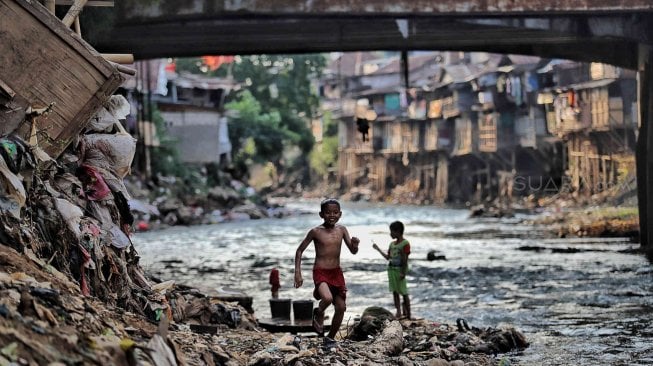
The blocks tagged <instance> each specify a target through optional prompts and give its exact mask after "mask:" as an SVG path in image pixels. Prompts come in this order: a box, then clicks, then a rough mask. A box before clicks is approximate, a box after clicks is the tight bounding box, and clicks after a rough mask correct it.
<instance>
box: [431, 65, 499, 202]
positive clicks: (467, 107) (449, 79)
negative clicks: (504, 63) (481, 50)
mask: <svg viewBox="0 0 653 366" xmlns="http://www.w3.org/2000/svg"><path fill="white" fill-rule="evenodd" d="M463 61H465V60H463ZM479 70H480V66H479V65H476V64H471V63H466V62H463V63H457V64H447V65H444V66H443V72H442V74H441V75H440V78H439V79H438V80H436V81H435V83H434V84H432V85H431V88H432V89H433V93H432V95H433V99H432V100H431V101H430V107H429V109H430V111H431V113H430V117H431V118H433V119H434V123H435V125H436V126H438V128H437V131H438V133H439V137H438V140H440V141H442V145H444V144H445V143H446V142H447V141H448V142H449V144H448V146H442V148H443V149H445V150H444V151H446V152H447V153H448V155H449V162H448V167H447V192H446V198H445V199H447V200H451V201H459V202H460V201H462V202H464V201H467V200H469V199H470V197H472V196H473V194H474V193H475V192H477V191H478V188H477V186H478V185H479V184H481V181H482V178H481V177H480V176H481V175H483V176H485V175H487V172H488V168H487V166H486V164H485V162H484V161H483V160H481V159H480V158H479V155H478V152H479V151H478V132H477V124H476V119H477V112H476V111H474V110H472V105H473V104H474V101H475V100H476V94H475V91H474V89H473V87H472V84H471V81H472V80H474V78H475V75H476V74H477V73H478V72H479ZM438 111H439V113H438ZM439 166H441V168H442V169H444V164H442V165H439Z"/></svg>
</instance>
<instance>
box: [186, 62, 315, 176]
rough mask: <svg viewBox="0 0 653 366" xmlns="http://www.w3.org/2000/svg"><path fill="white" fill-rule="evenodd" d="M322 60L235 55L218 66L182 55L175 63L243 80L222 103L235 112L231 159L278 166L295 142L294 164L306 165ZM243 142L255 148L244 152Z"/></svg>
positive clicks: (232, 121)
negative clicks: (317, 81) (227, 61)
mask: <svg viewBox="0 0 653 366" xmlns="http://www.w3.org/2000/svg"><path fill="white" fill-rule="evenodd" d="M325 64H326V60H325V58H324V56H322V55H320V54H310V55H252V56H239V57H236V58H235V60H234V63H233V64H224V65H222V66H220V67H219V68H218V69H216V70H209V68H207V67H202V60H201V59H200V58H193V59H185V60H183V61H182V62H179V61H178V62H177V70H178V71H189V72H194V73H197V72H202V73H204V74H205V75H209V76H227V75H229V74H231V75H232V76H233V77H234V79H236V80H237V81H238V82H240V83H241V85H242V87H241V91H240V92H239V93H237V94H235V95H233V94H232V95H230V96H229V99H230V102H229V103H228V104H227V105H226V106H225V108H226V109H227V110H231V111H233V112H236V113H234V114H235V115H237V117H234V118H231V122H230V124H229V135H230V136H229V137H230V138H231V140H232V146H233V151H234V163H236V164H239V165H241V166H243V165H245V164H246V162H247V161H248V160H249V161H256V162H264V161H270V162H272V163H273V164H274V165H275V166H276V167H277V168H278V169H281V167H282V165H283V164H282V163H281V162H282V159H283V152H284V150H285V149H286V148H288V147H291V146H297V147H298V148H299V149H300V150H301V154H300V155H299V156H300V159H298V160H299V161H296V162H295V166H296V167H300V168H306V167H307V166H308V164H307V157H308V154H309V152H310V151H311V149H312V148H313V145H314V143H315V141H314V138H313V135H312V133H311V129H310V121H311V119H312V118H313V117H314V116H315V115H316V114H317V109H318V105H319V97H318V94H317V90H316V87H315V86H314V85H315V84H314V83H313V81H314V80H317V78H318V77H319V76H320V74H321V73H322V69H323V68H324V66H325ZM248 138H250V140H248ZM247 141H250V143H251V144H253V148H250V149H249V150H244V149H243V148H244V147H245V142H247ZM250 147H252V146H250ZM288 165H289V164H285V166H286V167H288ZM306 174H308V172H306Z"/></svg>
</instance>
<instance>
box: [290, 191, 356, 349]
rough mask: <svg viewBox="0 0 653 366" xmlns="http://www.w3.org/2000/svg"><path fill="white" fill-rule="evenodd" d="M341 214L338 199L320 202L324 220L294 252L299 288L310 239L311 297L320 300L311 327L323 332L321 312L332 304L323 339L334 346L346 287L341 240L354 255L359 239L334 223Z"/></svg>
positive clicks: (296, 278) (343, 308) (301, 282)
mask: <svg viewBox="0 0 653 366" xmlns="http://www.w3.org/2000/svg"><path fill="white" fill-rule="evenodd" d="M340 216H342V211H340V203H339V202H338V201H337V200H335V199H332V198H331V199H326V200H324V201H322V203H321V204H320V217H321V218H322V219H323V220H324V223H322V225H320V226H316V227H314V228H312V229H311V230H309V232H308V234H306V237H305V238H304V240H303V241H302V242H301V244H299V247H298V248H297V252H296V253H295V287H301V285H302V284H303V283H304V279H303V278H302V253H304V250H306V248H307V247H308V245H309V244H310V243H311V242H314V243H315V264H314V265H313V282H314V283H315V290H313V296H314V297H315V298H316V299H317V300H320V302H319V304H318V307H317V308H315V309H314V310H313V327H314V328H315V331H316V332H317V333H318V334H319V335H322V334H324V329H323V327H324V311H325V310H326V309H327V307H329V305H331V304H332V303H333V306H334V308H335V314H334V315H333V321H332V322H331V329H330V331H329V334H328V336H327V338H325V340H324V342H325V345H328V346H333V345H335V340H334V338H335V336H336V333H337V332H338V330H339V329H340V324H342V319H343V317H344V315H345V310H346V308H347V306H346V303H345V298H346V296H347V287H346V285H345V277H344V276H343V273H342V269H341V268H340V249H341V248H342V242H343V240H344V242H345V244H346V245H347V247H348V248H349V251H351V252H352V253H353V254H356V253H357V252H358V243H359V242H360V240H358V238H356V237H349V232H347V228H346V227H344V226H342V225H338V224H337V222H338V220H339V219H340Z"/></svg>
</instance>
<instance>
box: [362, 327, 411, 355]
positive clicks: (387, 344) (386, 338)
mask: <svg viewBox="0 0 653 366" xmlns="http://www.w3.org/2000/svg"><path fill="white" fill-rule="evenodd" d="M403 349H404V330H403V328H402V327H401V323H399V321H397V320H393V321H391V322H390V323H389V324H388V325H387V326H386V327H385V328H384V329H383V332H381V335H380V336H378V337H377V338H376V339H375V340H374V342H373V343H372V344H371V345H370V346H369V351H368V352H370V353H380V354H383V355H387V356H396V355H398V354H400V353H401V351H402V350H403Z"/></svg>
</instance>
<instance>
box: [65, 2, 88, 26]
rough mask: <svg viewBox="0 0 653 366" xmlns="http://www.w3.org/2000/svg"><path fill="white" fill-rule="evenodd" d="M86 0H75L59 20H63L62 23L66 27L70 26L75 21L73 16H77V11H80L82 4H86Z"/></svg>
mask: <svg viewBox="0 0 653 366" xmlns="http://www.w3.org/2000/svg"><path fill="white" fill-rule="evenodd" d="M87 2H88V0H75V2H74V3H73V5H72V6H71V7H70V9H68V13H66V16H65V17H63V20H62V21H61V22H63V24H64V25H66V27H70V26H71V25H72V24H73V22H74V21H75V18H77V16H78V15H79V13H81V12H82V9H83V8H84V5H86V3H87Z"/></svg>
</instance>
